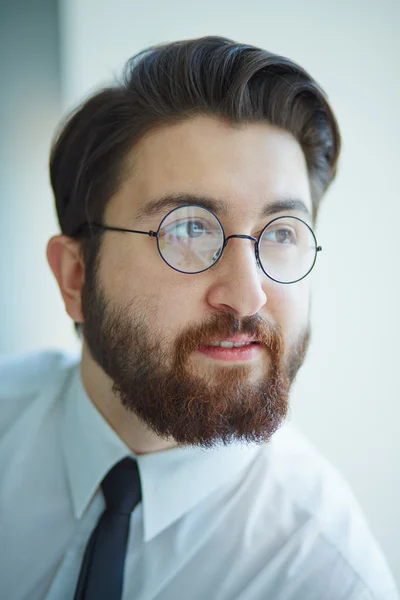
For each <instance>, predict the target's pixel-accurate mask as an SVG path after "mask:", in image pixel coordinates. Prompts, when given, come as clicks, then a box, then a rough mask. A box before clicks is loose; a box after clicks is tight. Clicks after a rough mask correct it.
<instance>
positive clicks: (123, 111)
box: [50, 36, 340, 269]
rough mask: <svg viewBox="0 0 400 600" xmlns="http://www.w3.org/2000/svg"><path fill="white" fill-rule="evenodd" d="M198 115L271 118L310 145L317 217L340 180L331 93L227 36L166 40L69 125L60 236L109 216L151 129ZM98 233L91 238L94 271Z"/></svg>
mask: <svg viewBox="0 0 400 600" xmlns="http://www.w3.org/2000/svg"><path fill="white" fill-rule="evenodd" d="M197 114H205V115H212V116H216V117H220V118H222V119H224V120H227V121H229V122H231V123H233V124H235V123H243V122H257V121H258V122H268V123H270V124H272V125H275V126H277V127H281V128H283V129H285V130H287V131H289V132H291V133H292V135H293V136H294V137H295V138H296V139H297V140H298V142H299V144H300V145H301V147H302V149H303V152H304V155H305V158H306V162H307V168H308V173H309V178H310V184H311V197H312V203H313V212H314V221H315V219H316V216H317V213H318V208H319V205H320V202H321V198H322V196H323V194H324V193H325V191H326V189H327V188H328V186H329V184H330V182H331V181H332V179H333V178H334V176H335V173H336V166H337V161H338V156H339V151H340V133H339V129H338V125H337V122H336V119H335V116H334V114H333V112H332V109H331V108H330V106H329V103H328V101H327V98H326V95H325V93H324V91H323V90H322V89H321V87H320V86H319V85H318V84H317V83H316V82H315V81H314V80H313V79H312V77H311V76H310V75H309V74H308V73H307V72H306V71H305V70H304V69H303V68H302V67H300V66H299V65H297V64H296V63H295V62H293V61H292V60H289V59H288V58H285V57H282V56H278V55H276V54H272V53H271V52H268V51H266V50H263V49H261V48H256V47H254V46H250V45H245V44H239V43H237V42H235V41H233V40H230V39H226V38H222V37H215V36H209V37H202V38H198V39H193V40H183V41H178V42H174V43H170V44H160V45H156V46H152V47H150V48H148V49H146V50H143V51H142V52H140V53H139V54H137V55H136V56H134V57H132V58H131V59H130V60H129V61H128V63H127V65H126V67H125V70H124V73H123V77H122V81H121V82H120V83H118V84H116V85H114V86H112V87H109V88H106V89H103V90H101V91H99V92H98V93H97V94H95V95H94V96H92V97H91V98H89V99H88V100H87V101H85V102H84V103H83V104H82V105H81V106H80V107H79V108H78V109H77V110H76V111H75V112H74V113H73V114H72V115H71V116H70V117H69V118H68V120H67V121H66V123H65V125H64V127H63V128H62V130H61V132H60V133H59V135H58V137H57V139H56V140H55V142H54V144H53V147H52V151H51V157H50V176H51V184H52V187H53V191H54V196H55V201H56V208H57V214H58V219H59V223H60V227H61V231H62V232H63V233H64V234H67V235H69V236H73V237H79V235H80V233H82V231H83V229H82V228H83V227H84V225H85V224H87V223H90V222H91V221H93V220H96V219H99V220H101V218H102V215H103V212H104V209H105V206H106V204H107V202H108V200H109V199H110V197H111V196H112V195H113V194H115V193H116V191H117V190H118V188H119V186H120V184H121V182H122V181H123V174H124V160H125V157H126V156H127V154H128V153H129V152H130V151H131V150H132V148H133V146H134V145H135V144H136V143H137V142H138V141H139V140H140V139H141V138H142V137H143V136H144V135H145V134H146V133H147V132H148V131H149V130H150V129H152V128H154V127H157V126H160V125H166V124H168V123H173V122H175V121H180V120H184V119H186V118H189V117H192V116H194V115H197ZM98 244H99V241H98V237H96V236H92V237H91V238H89V239H84V240H83V244H82V252H83V257H84V260H85V265H86V269H90V268H94V266H95V257H96V254H97V251H98Z"/></svg>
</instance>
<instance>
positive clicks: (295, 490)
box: [262, 424, 397, 599]
mask: <svg viewBox="0 0 400 600" xmlns="http://www.w3.org/2000/svg"><path fill="white" fill-rule="evenodd" d="M262 461H263V463H264V464H263V467H262V468H263V470H264V472H265V474H266V477H267V473H268V477H269V478H271V479H272V481H273V487H274V489H275V493H277V498H279V503H280V504H281V506H282V505H284V506H285V507H286V518H287V519H288V522H290V527H289V526H287V527H286V533H287V535H288V540H289V539H290V538H291V537H292V536H293V538H294V537H296V536H297V537H298V538H299V544H300V545H299V554H298V555H297V558H296V568H295V570H296V571H297V570H298V572H299V573H300V572H301V571H302V570H303V572H306V571H307V569H308V567H309V566H310V565H311V564H312V563H313V562H314V564H315V561H316V560H317V562H318V560H321V559H322V556H323V553H324V552H325V553H326V556H329V557H330V558H329V560H330V561H331V560H332V561H335V564H339V563H340V564H341V565H342V567H341V568H342V569H343V572H345V571H346V576H348V577H350V578H352V579H353V580H354V583H355V582H357V589H365V591H366V593H368V594H370V597H371V598H373V599H381V598H382V599H383V598H385V599H386V598H389V597H390V598H392V597H393V598H397V595H396V592H395V583H394V580H393V577H392V574H391V573H390V570H389V568H388V566H387V563H386V560H385V558H384V556H383V553H382V550H381V548H380V547H379V544H378V543H377V541H376V540H375V539H374V537H373V535H372V533H371V531H370V528H369V526H368V523H367V521H366V519H365V516H364V514H363V511H362V509H361V507H360V505H359V503H358V501H357V500H356V498H355V496H354V494H353V492H352V491H351V489H350V487H349V485H348V484H347V482H346V481H345V479H344V478H343V477H342V476H341V475H340V473H339V471H338V470H337V469H336V468H335V467H334V466H333V465H332V464H331V463H330V462H329V461H328V460H327V459H326V458H325V457H324V456H323V455H322V454H321V453H320V452H319V451H318V450H317V448H316V447H315V446H314V445H313V444H312V443H311V442H310V441H309V440H308V439H307V438H306V437H305V436H304V435H303V434H302V433H301V432H300V430H299V429H298V428H296V427H295V426H294V425H292V424H286V425H284V426H283V427H282V428H281V429H280V430H279V431H278V432H277V433H276V434H275V436H274V437H273V438H272V440H271V441H270V443H269V444H267V445H266V446H265V450H264V452H263V453H262ZM270 485H271V483H270ZM276 490H278V492H276ZM289 515H290V516H289ZM300 548H301V551H300ZM322 548H324V549H325V550H322V551H321V549H322ZM318 549H319V550H318ZM320 551H321V552H320ZM319 552H320V555H319V556H316V554H318V553H319ZM327 560H328V559H327ZM323 568H324V567H323V565H322V563H321V569H322V570H323ZM326 568H327V573H329V569H330V568H331V569H332V570H333V568H334V565H333V564H331V565H328V564H327V565H326ZM391 593H393V596H392V595H390V594H391Z"/></svg>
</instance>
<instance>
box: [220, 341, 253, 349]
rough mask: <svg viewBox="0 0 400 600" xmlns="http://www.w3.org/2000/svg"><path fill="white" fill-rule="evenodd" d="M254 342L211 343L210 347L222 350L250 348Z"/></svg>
mask: <svg viewBox="0 0 400 600" xmlns="http://www.w3.org/2000/svg"><path fill="white" fill-rule="evenodd" d="M250 344H252V342H210V346H220V347H221V348H241V347H242V346H250Z"/></svg>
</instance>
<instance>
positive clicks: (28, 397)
mask: <svg viewBox="0 0 400 600" xmlns="http://www.w3.org/2000/svg"><path fill="white" fill-rule="evenodd" d="M79 360H80V356H79V355H78V353H77V352H76V351H75V352H72V351H71V352H68V351H62V350H48V351H42V352H36V353H29V354H21V355H13V356H1V357H0V438H1V437H2V436H3V434H4V433H5V432H6V431H8V430H9V428H10V427H11V426H12V424H13V422H14V421H15V420H17V419H18V418H19V417H20V416H21V414H22V413H23V412H25V411H26V410H27V409H28V408H29V406H30V405H31V404H32V403H33V402H34V400H35V399H36V398H37V397H38V396H39V395H40V394H43V393H44V394H45V393H46V389H54V385H57V384H58V383H59V384H60V385H62V383H63V380H64V379H65V378H66V377H67V376H68V373H69V372H70V369H71V368H72V367H74V366H75V365H77V364H78V363H79Z"/></svg>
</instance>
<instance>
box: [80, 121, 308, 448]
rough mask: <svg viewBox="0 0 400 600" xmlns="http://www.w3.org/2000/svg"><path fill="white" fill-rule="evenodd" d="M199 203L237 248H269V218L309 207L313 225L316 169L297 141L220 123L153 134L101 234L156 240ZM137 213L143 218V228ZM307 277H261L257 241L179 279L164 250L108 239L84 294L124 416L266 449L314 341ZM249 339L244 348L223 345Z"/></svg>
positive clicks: (168, 431)
mask: <svg viewBox="0 0 400 600" xmlns="http://www.w3.org/2000/svg"><path fill="white" fill-rule="evenodd" d="M178 195H179V196H180V197H181V198H182V196H184V195H187V196H190V197H191V198H192V200H191V202H188V203H192V204H196V199H198V202H200V200H199V199H200V198H204V197H206V198H208V199H215V200H216V201H217V202H218V210H220V209H223V210H220V212H219V213H217V216H218V217H219V219H220V221H221V223H222V226H223V228H224V231H225V235H226V236H230V235H233V234H245V235H249V236H254V237H257V236H258V234H259V233H260V232H261V231H262V229H263V228H264V227H265V225H266V224H267V223H268V222H269V221H271V220H272V219H274V218H276V217H279V216H284V215H292V216H297V217H300V218H301V219H303V220H305V221H307V222H308V223H309V224H311V217H310V216H307V215H306V214H305V213H304V212H301V211H300V212H299V211H298V210H288V209H285V210H279V211H278V212H274V213H273V214H271V215H270V216H268V217H265V216H262V213H263V210H265V207H266V206H267V207H268V206H269V207H270V206H271V205H272V204H273V203H276V202H278V201H282V200H288V199H293V200H300V201H302V202H303V203H304V205H305V206H306V208H307V209H308V210H309V211H310V214H311V198H310V188H309V181H308V174H307V169H306V163H305V158H304V155H303V153H302V150H301V148H300V146H299V144H298V143H297V141H296V140H295V139H294V138H293V137H292V136H291V135H290V134H289V133H287V132H285V131H282V130H279V129H277V128H274V127H272V126H270V125H267V124H260V123H257V124H254V123H253V124H245V125H240V126H236V127H233V126H232V125H230V124H226V123H224V122H222V121H220V120H217V119H213V118H211V117H204V116H197V117H195V118H193V119H192V120H190V121H185V122H181V123H178V124H175V125H169V126H166V127H164V128H159V129H155V130H153V131H152V132H151V133H150V134H149V135H147V136H146V137H145V138H144V139H143V140H142V141H140V142H139V143H138V144H137V145H136V146H135V148H134V149H133V151H132V153H131V156H130V159H129V164H128V169H127V175H126V179H125V182H124V184H123V185H122V186H121V188H120V190H119V192H118V193H117V194H116V195H115V196H114V197H113V198H112V199H111V200H110V202H109V204H108V206H107V209H106V211H105V215H104V219H103V223H104V224H106V225H109V226H113V227H122V228H127V229H136V230H142V231H149V230H154V231H157V229H158V226H159V223H160V221H161V219H162V218H163V217H164V216H165V215H166V213H167V212H169V210H171V209H172V208H173V205H168V206H166V205H165V204H164V205H163V206H162V207H160V208H159V210H157V211H155V210H154V208H153V209H152V211H149V210H146V209H147V208H148V207H149V206H150V205H153V203H154V201H155V200H159V199H161V198H165V197H167V196H168V197H171V196H174V197H176V196H178ZM139 212H141V213H143V216H141V217H140V218H139V217H138V215H139ZM309 279H310V278H309V277H307V278H305V279H304V280H302V281H300V282H297V283H295V284H289V285H283V284H279V283H276V282H274V281H272V280H271V279H269V278H268V277H267V276H266V275H265V274H264V273H263V271H262V270H261V269H260V268H259V267H258V266H257V264H256V260H255V253H254V242H253V241H251V240H249V239H240V238H232V239H230V240H229V242H228V244H227V246H226V248H225V250H224V253H223V255H222V258H221V259H220V260H219V261H218V263H216V265H215V267H213V268H211V269H209V270H206V271H204V272H202V273H198V274H185V273H181V272H178V271H175V270H173V269H172V268H170V267H169V266H168V265H167V264H166V263H165V262H164V261H163V260H162V258H161V256H160V255H159V253H158V250H157V243H156V240H155V239H154V238H151V237H149V236H145V235H140V234H130V233H120V232H106V233H105V234H104V238H103V242H102V246H101V250H100V256H99V262H98V269H97V272H96V273H95V274H90V273H88V274H87V278H86V282H85V286H84V289H83V313H84V318H85V323H84V336H85V341H86V343H87V345H88V347H89V349H90V351H91V354H92V356H93V358H94V359H95V360H96V361H97V362H98V363H99V364H100V366H101V367H102V368H103V370H104V371H105V372H106V373H107V374H108V375H109V376H110V377H111V379H112V380H113V383H114V390H115V391H116V392H118V394H119V396H120V398H121V401H122V403H123V405H124V406H125V407H126V408H127V409H128V410H132V411H134V412H135V413H136V414H137V415H138V416H139V417H140V419H141V420H142V421H143V422H144V423H145V424H146V425H147V426H149V427H150V428H151V429H152V430H153V431H155V432H156V433H157V434H158V435H159V436H160V437H162V438H170V437H172V438H174V439H175V440H176V442H177V443H178V444H188V445H195V444H196V445H202V446H205V447H208V446H211V445H213V444H214V443H215V442H218V441H220V440H222V441H224V442H228V441H230V440H232V439H235V438H236V439H245V440H247V441H264V440H267V439H269V437H270V436H271V435H272V433H273V432H274V431H275V430H276V429H277V427H279V425H280V424H281V422H282V421H283V419H284V417H285V416H286V413H287V403H288V393H289V388H290V385H291V383H292V381H293V378H294V376H295V374H296V373H297V370H298V369H299V367H300V366H301V364H302V362H303V360H304V357H305V354H306V350H307V345H308V337H309ZM216 341H236V342H237V341H240V342H248V343H249V346H247V347H245V348H241V349H235V348H232V349H223V348H215V346H212V345H211V343H212V342H216Z"/></svg>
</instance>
